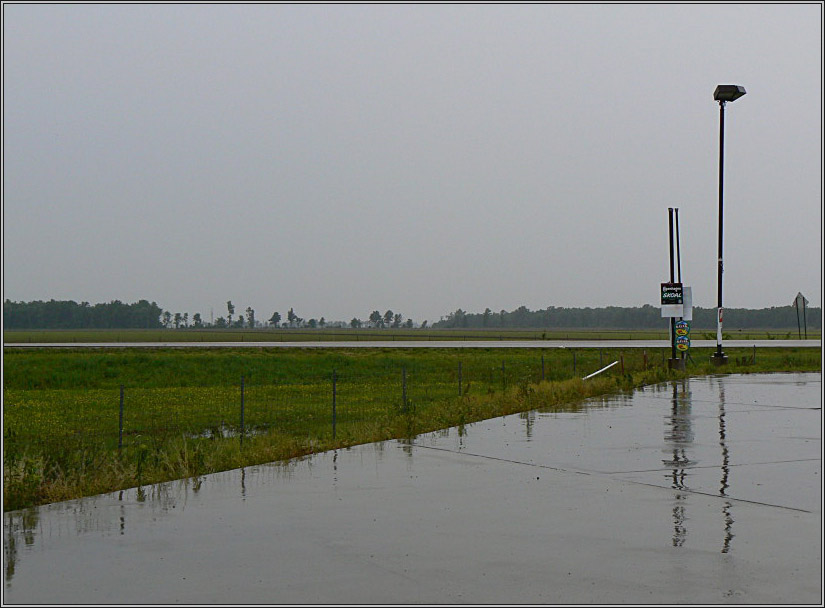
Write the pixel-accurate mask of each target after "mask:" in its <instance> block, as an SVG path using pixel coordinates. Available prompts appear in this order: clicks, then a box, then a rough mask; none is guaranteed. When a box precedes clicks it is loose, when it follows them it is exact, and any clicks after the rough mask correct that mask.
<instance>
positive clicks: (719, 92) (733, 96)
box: [710, 84, 745, 365]
mask: <svg viewBox="0 0 825 608" xmlns="http://www.w3.org/2000/svg"><path fill="white" fill-rule="evenodd" d="M744 94H745V87H740V86H739V85H736V84H720V85H719V86H717V87H716V90H715V91H714V92H713V99H715V100H716V101H718V102H719V267H718V273H717V277H718V290H717V305H716V306H717V308H716V352H715V353H714V354H713V355H711V358H710V359H711V361H712V362H713V363H715V364H717V365H722V364H724V363H727V361H728V358H727V356H726V355H725V354H724V353H723V352H722V184H723V175H724V166H725V163H724V158H725V104H726V103H727V102H729V101H736V100H737V99H739V98H740V97H742V95H744Z"/></svg>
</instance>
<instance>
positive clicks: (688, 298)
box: [682, 287, 693, 321]
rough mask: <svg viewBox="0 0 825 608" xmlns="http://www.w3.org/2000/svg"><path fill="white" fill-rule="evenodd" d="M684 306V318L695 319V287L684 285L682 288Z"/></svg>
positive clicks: (687, 319)
mask: <svg viewBox="0 0 825 608" xmlns="http://www.w3.org/2000/svg"><path fill="white" fill-rule="evenodd" d="M682 307H683V308H684V312H683V314H682V318H683V319H684V320H685V321H693V288H692V287H683V288H682Z"/></svg>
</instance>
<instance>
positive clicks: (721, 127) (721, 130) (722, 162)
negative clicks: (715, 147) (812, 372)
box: [713, 100, 726, 363]
mask: <svg viewBox="0 0 825 608" xmlns="http://www.w3.org/2000/svg"><path fill="white" fill-rule="evenodd" d="M724 177H725V102H724V101H722V100H720V101H719V266H718V269H717V283H718V285H717V298H716V353H715V354H714V355H713V356H714V358H715V359H716V360H717V363H724V361H725V359H726V357H725V353H723V352H722V273H723V272H724V265H723V263H722V217H723V209H724V207H723V191H724V181H725V180H724Z"/></svg>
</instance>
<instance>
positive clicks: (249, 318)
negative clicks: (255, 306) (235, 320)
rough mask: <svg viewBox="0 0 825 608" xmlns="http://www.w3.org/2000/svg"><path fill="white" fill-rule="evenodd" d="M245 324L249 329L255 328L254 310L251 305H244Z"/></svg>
mask: <svg viewBox="0 0 825 608" xmlns="http://www.w3.org/2000/svg"><path fill="white" fill-rule="evenodd" d="M246 324H247V325H248V326H249V328H250V329H255V311H254V310H252V307H251V306H247V307H246Z"/></svg>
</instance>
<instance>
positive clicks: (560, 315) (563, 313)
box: [433, 304, 822, 330]
mask: <svg viewBox="0 0 825 608" xmlns="http://www.w3.org/2000/svg"><path fill="white" fill-rule="evenodd" d="M804 313H805V314H804V318H805V321H806V322H807V327H808V328H809V329H820V330H821V329H822V309H821V308H807V309H805V311H804ZM799 322H800V323H802V324H803V326H804V323H803V311H802V310H800V311H799ZM667 323H668V320H667V319H664V318H662V316H661V309H660V308H659V307H658V306H651V305H649V304H646V305H644V306H640V307H618V306H608V307H606V308H557V307H555V306H550V307H548V308H545V309H542V310H536V311H531V310H529V309H528V308H527V307H525V306H520V307H519V308H517V309H516V310H513V311H510V312H508V311H505V310H501V311H499V312H493V311H492V310H490V309H489V308H488V309H486V310H485V311H484V312H483V313H468V312H465V311H463V310H461V309H460V308H459V309H458V310H456V311H455V312H452V313H450V314H449V315H448V316H447V317H446V318H445V319H442V320H441V321H437V322H435V323H433V327H436V328H460V327H466V328H473V329H476V328H485V327H489V328H528V327H529V328H574V327H575V328H598V329H661V328H662V327H666V326H667ZM691 326H692V327H694V328H697V329H715V328H716V308H699V307H694V308H693V321H692V322H691ZM724 326H725V327H726V328H728V329H796V328H797V310H796V307H794V306H772V307H771V308H762V309H747V308H726V309H725V317H724Z"/></svg>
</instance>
